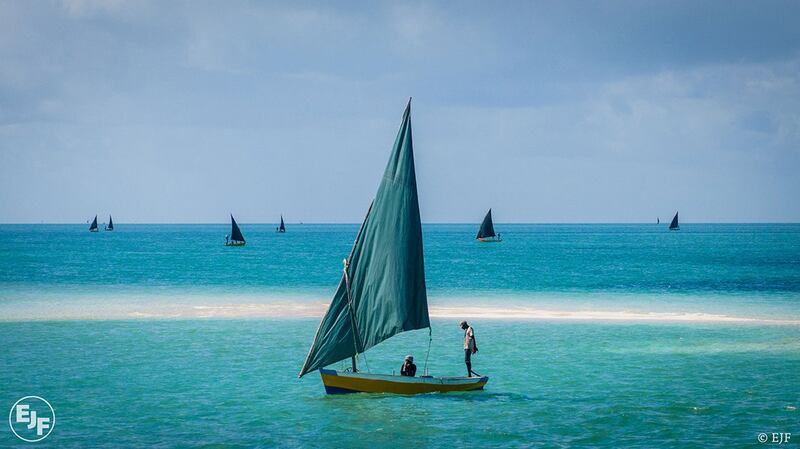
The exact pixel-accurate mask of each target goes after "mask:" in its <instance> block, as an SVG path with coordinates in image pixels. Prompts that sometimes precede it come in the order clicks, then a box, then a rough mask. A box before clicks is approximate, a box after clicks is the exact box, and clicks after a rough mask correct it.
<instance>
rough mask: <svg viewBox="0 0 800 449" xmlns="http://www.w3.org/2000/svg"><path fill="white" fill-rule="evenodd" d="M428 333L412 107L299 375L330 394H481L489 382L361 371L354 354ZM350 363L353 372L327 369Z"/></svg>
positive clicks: (406, 114)
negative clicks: (314, 378)
mask: <svg viewBox="0 0 800 449" xmlns="http://www.w3.org/2000/svg"><path fill="white" fill-rule="evenodd" d="M425 328H430V318H429V315H428V297H427V292H426V288H425V267H424V262H423V251H422V223H421V221H420V215H419V201H418V198H417V181H416V174H415V170H414V149H413V144H412V140H411V102H410V101H409V104H408V106H407V107H406V110H405V113H404V114H403V122H402V124H401V125H400V131H399V132H398V134H397V138H396V140H395V143H394V148H393V149H392V154H391V157H390V158H389V163H388V164H387V165H386V170H385V172H384V175H383V178H382V181H381V184H380V186H379V187H378V193H377V194H376V195H375V199H374V200H373V202H372V205H371V206H370V208H369V210H368V211H367V216H366V217H365V218H364V222H363V223H362V224H361V229H360V230H359V231H358V234H357V235H356V240H355V242H354V243H353V249H352V250H351V252H350V256H349V257H348V258H347V259H345V261H344V273H343V275H342V279H341V281H340V282H339V288H338V289H337V290H336V293H335V294H334V296H333V300H332V301H331V304H330V306H329V307H328V311H327V312H326V313H325V316H324V317H323V318H322V321H321V322H320V325H319V328H318V329H317V333H316V335H315V336H314V341H313V343H312V344H311V348H310V349H309V351H308V356H307V357H306V361H305V363H304V364H303V368H302V369H301V371H300V376H304V375H305V374H308V373H310V372H312V371H316V370H319V372H320V376H321V377H322V383H323V385H324V386H325V391H326V392H327V393H328V394H341V393H359V392H368V393H395V394H417V393H431V392H446V391H466V390H478V389H482V388H483V386H484V385H485V384H486V382H488V381H489V378H488V377H432V376H427V375H425V376H420V377H413V376H395V375H389V374H371V373H362V372H360V371H359V370H358V366H357V360H356V357H357V356H358V354H361V353H363V352H364V351H366V350H367V349H369V348H371V347H373V346H375V345H377V344H378V343H380V342H382V341H384V340H387V339H389V338H391V337H392V336H394V335H396V334H399V333H401V332H405V331H410V330H415V329H425ZM347 358H351V361H352V369H351V370H346V371H337V370H332V369H325V366H328V365H330V364H333V363H336V362H339V361H341V360H344V359H347ZM425 374H427V373H425Z"/></svg>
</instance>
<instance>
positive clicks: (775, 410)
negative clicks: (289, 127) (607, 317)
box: [0, 320, 800, 448]
mask: <svg viewBox="0 0 800 449" xmlns="http://www.w3.org/2000/svg"><path fill="white" fill-rule="evenodd" d="M474 325H475V328H476V335H477V338H478V341H479V346H480V348H481V351H480V352H479V353H478V355H476V356H475V369H476V371H478V372H480V373H482V374H486V375H489V376H490V377H491V380H490V382H489V384H488V386H487V388H486V390H484V391H482V392H472V393H453V394H433V395H424V396H416V397H402V396H391V395H346V396H326V395H325V394H324V392H323V388H322V385H321V382H320V380H319V378H318V376H316V375H310V376H307V377H305V378H303V379H297V378H296V373H297V371H298V370H299V367H300V363H301V362H302V359H303V357H304V356H305V352H306V350H307V344H308V340H309V336H310V335H311V334H313V331H314V329H315V326H316V322H313V321H308V320H285V321H271V320H233V321H222V320H219V321H151V322H137V321H119V322H115V321H104V322H70V321H66V322H47V323H0V335H2V340H3V343H4V347H5V348H6V349H5V350H4V351H3V353H2V356H1V357H0V366H2V367H3V369H2V370H0V385H2V390H0V402H2V403H3V404H8V405H9V406H10V404H12V403H13V402H14V401H15V400H16V399H18V398H19V397H21V396H23V395H26V394H33V393H36V394H39V395H41V396H43V397H45V398H47V399H48V400H49V401H50V402H51V403H52V404H53V406H54V407H55V409H56V414H57V416H58V420H57V425H56V428H55V430H54V432H53V434H52V435H51V436H50V437H49V438H48V439H46V440H45V441H44V442H41V443H36V445H37V447H74V448H79V447H128V448H152V447H159V448H173V447H175V448H177V447H219V448H239V447H241V448H244V447H273V446H281V447H364V448H367V447H398V445H399V444H400V443H402V444H404V445H406V446H407V447H460V446H470V447H521V446H528V447H608V448H618V447H628V448H653V447H659V448H672V447H674V448H685V447H720V448H723V447H724V448H729V447H754V446H756V445H757V442H756V436H757V433H758V432H772V431H775V432H793V433H795V434H798V435H800V426H799V425H798V422H800V415H799V414H798V413H799V412H798V411H797V410H796V407H798V406H800V382H798V380H799V379H798V373H800V329H798V328H797V327H782V326H762V327H742V326H735V327H727V326H722V325H711V326H709V325H699V324H694V325H691V326H685V325H637V324H625V325H619V324H616V325H609V324H603V323H583V324H576V323H548V322H500V321H487V322H477V323H475V324H474ZM433 334H434V337H435V340H434V345H433V349H432V352H431V361H430V364H429V369H430V370H431V372H432V373H435V374H460V373H461V371H462V370H463V363H462V360H461V358H462V357H463V355H462V352H461V349H460V346H459V345H460V343H461V332H460V330H459V329H458V328H457V326H456V324H455V323H451V322H449V321H446V322H445V321H440V320H437V321H435V322H434V329H433ZM426 342H427V333H426V332H424V331H423V332H419V331H418V332H412V333H409V334H405V335H402V336H399V337H397V338H395V339H392V340H390V341H388V342H386V343H385V344H382V345H379V346H378V347H377V348H376V349H375V350H374V351H370V353H369V354H368V360H367V362H368V363H369V365H370V368H371V369H372V370H375V371H383V372H390V371H391V370H392V369H399V365H400V363H401V361H402V356H403V355H405V354H406V353H408V352H411V353H413V354H414V355H415V356H416V357H417V360H418V362H420V368H421V365H422V363H424V353H425V347H426ZM362 364H363V360H362ZM22 444H23V443H21V442H20V444H19V446H21V445H22ZM0 446H11V447H16V445H15V441H14V437H13V436H12V435H11V434H10V432H9V431H8V429H4V431H3V432H1V433H0ZM786 447H796V443H791V445H789V446H786Z"/></svg>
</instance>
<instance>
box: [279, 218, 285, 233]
mask: <svg viewBox="0 0 800 449" xmlns="http://www.w3.org/2000/svg"><path fill="white" fill-rule="evenodd" d="M278 230H279V231H281V232H284V231H286V226H284V224H283V215H281V226H280V228H278Z"/></svg>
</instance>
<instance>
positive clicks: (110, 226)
mask: <svg viewBox="0 0 800 449" xmlns="http://www.w3.org/2000/svg"><path fill="white" fill-rule="evenodd" d="M113 230H114V221H113V220H111V215H109V216H108V224H107V225H106V231H113Z"/></svg>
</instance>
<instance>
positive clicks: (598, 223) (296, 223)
mask: <svg viewBox="0 0 800 449" xmlns="http://www.w3.org/2000/svg"><path fill="white" fill-rule="evenodd" d="M236 222H237V223H239V224H246V225H277V224H279V223H280V221H274V222H261V221H258V222H256V221H252V222H251V221H241V220H238V219H237V220H236ZM284 222H285V223H286V224H287V225H293V226H303V225H360V224H361V221H358V222H347V221H288V220H284ZM88 223H89V221H87V222H85V223H84V222H80V223H78V222H74V221H69V222H67V221H51V222H44V221H40V222H22V221H19V222H16V221H15V222H4V221H0V226H33V225H37V226H40V225H47V226H50V225H54V226H68V225H75V226H83V225H86V224H88ZM494 223H495V225H498V224H499V225H504V226H506V225H509V226H518V225H524V226H531V225H548V226H551V225H567V226H576V225H591V226H603V225H609V226H624V225H656V226H662V225H663V226H665V227H666V226H667V225H668V224H669V223H668V222H667V221H662V222H661V223H653V222H649V221H574V222H570V221H536V222H533V221H531V222H528V221H495V222H494ZM120 224H124V225H180V226H190V225H198V226H207V225H230V222H229V221H225V220H223V221H219V222H199V221H198V222H179V221H175V222H172V221H148V222H144V221H142V222H138V221H118V220H117V219H114V225H115V226H118V225H120ZM422 224H423V225H470V226H472V225H475V226H477V225H479V224H480V222H479V221H463V222H462V221H423V222H422ZM687 224H689V225H800V221H683V220H682V221H681V226H684V225H687Z"/></svg>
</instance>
